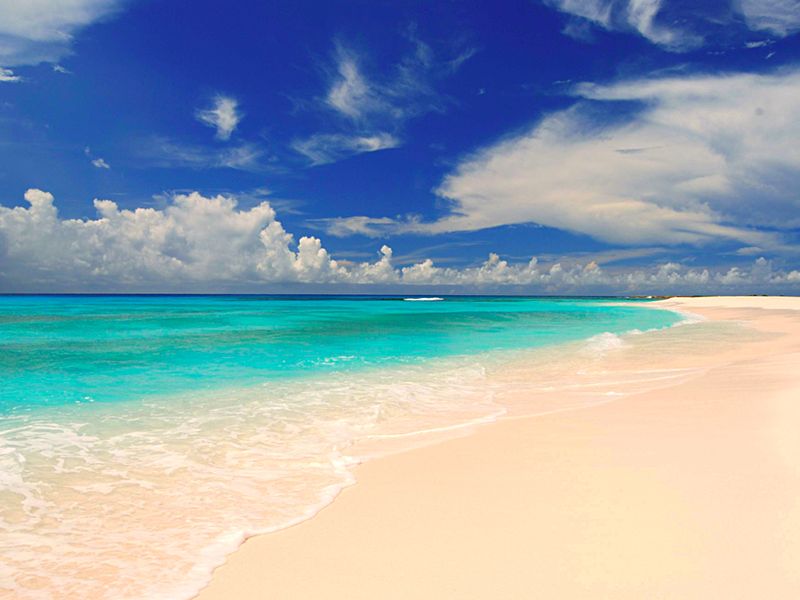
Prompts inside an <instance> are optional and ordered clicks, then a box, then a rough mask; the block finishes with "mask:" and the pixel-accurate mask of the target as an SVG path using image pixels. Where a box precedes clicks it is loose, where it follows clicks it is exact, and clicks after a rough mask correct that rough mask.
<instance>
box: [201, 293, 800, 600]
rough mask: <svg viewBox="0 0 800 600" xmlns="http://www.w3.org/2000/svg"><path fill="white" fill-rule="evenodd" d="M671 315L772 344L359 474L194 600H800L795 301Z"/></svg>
mask: <svg viewBox="0 0 800 600" xmlns="http://www.w3.org/2000/svg"><path fill="white" fill-rule="evenodd" d="M664 304H665V305H666V306H671V307H675V308H679V309H685V310H688V311H692V312H695V313H698V314H701V315H703V316H704V317H706V318H708V319H712V320H738V321H743V322H745V324H746V325H747V327H749V328H753V329H755V330H757V331H758V332H761V335H760V336H755V337H752V338H749V337H747V336H744V337H743V339H742V340H741V341H736V343H731V341H730V339H728V340H727V341H726V342H725V343H724V344H722V343H720V347H719V348H713V347H712V348H711V349H709V348H706V349H699V348H698V350H697V357H695V356H693V349H692V348H691V347H689V348H687V349H685V351H682V352H681V353H682V354H684V356H683V357H682V360H684V361H687V360H688V361H694V362H695V363H697V365H698V366H699V367H701V368H700V370H698V371H697V374H696V375H695V376H693V377H692V378H690V379H689V380H684V381H682V382H681V383H678V384H677V385H673V386H671V387H668V388H664V389H659V390H651V391H647V392H643V393H637V394H634V395H630V396H626V397H623V398H621V399H619V400H616V401H614V402H610V403H605V404H602V405H597V406H593V407H590V408H585V409H581V410H576V411H570V412H561V413H554V414H550V415H545V416H539V417H529V418H517V419H507V420H503V421H500V422H498V423H495V424H492V425H488V426H485V427H483V428H480V429H478V430H477V431H475V432H474V433H473V434H472V435H470V436H468V437H463V438H459V439H453V440H449V441H446V442H442V443H440V444H437V445H433V446H428V447H425V448H420V449H417V450H412V451H408V452H405V453H401V454H396V455H393V456H388V457H385V458H380V459H376V460H373V461H370V462H367V463H365V464H363V465H361V466H360V467H359V468H358V470H357V473H356V475H357V479H358V483H357V484H356V485H355V486H353V487H350V488H348V489H346V490H345V491H344V492H343V493H342V494H341V495H340V496H339V498H337V499H336V501H334V503H333V504H332V505H330V506H329V507H328V508H326V509H324V510H323V511H322V512H320V513H319V514H318V515H317V516H316V517H315V518H313V519H311V520H309V521H306V522H304V523H302V524H300V525H298V526H295V527H292V528H290V529H286V530H283V531H280V532H277V533H274V534H269V535H264V536H257V537H254V538H251V539H250V540H248V541H247V542H246V543H245V544H244V545H243V546H242V547H241V549H240V550H239V551H238V552H237V553H235V554H234V555H233V556H231V557H230V558H229V560H228V562H227V563H226V564H225V565H224V566H222V567H221V568H219V569H217V571H216V572H215V574H214V578H213V581H212V582H211V584H210V585H209V586H208V587H207V588H206V589H205V590H204V591H203V593H201V594H200V596H199V598H200V599H202V600H214V599H231V598H236V599H242V600H246V599H255V598H259V599H261V598H264V599H266V598H271V599H288V598H291V599H298V598H299V599H305V598H308V599H311V598H313V599H324V598H337V599H338V598H342V599H344V598H347V599H350V600H353V599H360V598H364V599H367V598H369V599H378V598H380V599H392V598H398V599H399V598H403V599H408V598H432V599H433V598H435V599H443V598H459V599H462V598H484V599H488V598H504V599H505V598H525V599H530V598H548V599H549V598H557V599H566V598H587V599H589V598H591V599H598V598H614V599H625V598H631V599H633V598H635V599H644V598H647V599H651V598H670V599H671V598H676V599H678V598H679V599H689V598H697V599H700V598H702V599H704V600H707V599H709V598H726V599H732V598H748V599H749V598H753V599H755V598H759V599H760V598H770V599H784V598H785V599H791V598H800V298H767V297H746V298H687V299H673V300H668V301H664ZM723 346H724V347H723ZM687 354H688V356H686V355H687ZM670 360H672V359H670ZM654 362H655V364H658V357H654Z"/></svg>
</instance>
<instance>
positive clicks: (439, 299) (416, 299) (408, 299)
mask: <svg viewBox="0 0 800 600" xmlns="http://www.w3.org/2000/svg"><path fill="white" fill-rule="evenodd" d="M403 300H404V301H405V302H441V301H442V300H444V298H439V297H438V296H431V297H430V298H403Z"/></svg>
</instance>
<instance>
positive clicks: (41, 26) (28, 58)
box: [0, 0, 123, 67]
mask: <svg viewBox="0 0 800 600" xmlns="http://www.w3.org/2000/svg"><path fill="white" fill-rule="evenodd" d="M122 6H123V0H20V1H17V2H15V1H13V0H4V1H3V2H0V65H3V66H6V67H8V66H22V65H34V64H38V63H41V62H57V61H58V60H59V59H61V58H63V57H64V56H66V55H68V54H69V53H70V46H71V44H72V40H73V38H74V36H75V34H76V33H77V32H78V31H79V30H80V29H81V28H83V27H86V26H87V25H91V24H92V23H95V22H97V21H100V20H102V19H104V18H108V17H110V16H112V15H113V14H115V13H116V12H117V11H118V10H119V9H120V8H121V7H122Z"/></svg>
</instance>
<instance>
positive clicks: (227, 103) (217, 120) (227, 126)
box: [195, 95, 244, 141]
mask: <svg viewBox="0 0 800 600" xmlns="http://www.w3.org/2000/svg"><path fill="white" fill-rule="evenodd" d="M243 116H244V115H243V114H242V113H241V111H240V110H239V102H238V100H236V99H235V98H231V97H230V96H223V95H218V96H216V97H215V98H214V101H213V103H212V105H211V107H209V108H204V109H198V110H197V111H196V112H195V117H196V118H197V120H198V121H200V122H201V123H203V124H204V125H206V126H208V127H211V128H213V129H216V138H217V139H219V140H224V141H227V140H229V139H230V138H231V134H233V132H234V130H235V129H236V127H238V125H239V122H240V121H241V120H242V118H243Z"/></svg>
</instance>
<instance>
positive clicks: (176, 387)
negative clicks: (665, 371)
mask: <svg viewBox="0 0 800 600" xmlns="http://www.w3.org/2000/svg"><path fill="white" fill-rule="evenodd" d="M677 318H678V317H677V316H676V315H674V314H673V313H669V312H666V311H653V310H641V309H640V308H638V307H636V306H630V305H629V306H621V305H616V306H609V303H608V300H607V299H542V298H472V297H470V298H465V297H456V298H447V299H445V300H443V301H440V302H406V301H403V299H402V298H385V297H383V298H373V297H355V298H353V297H323V298H320V297H274V296H272V297H270V296H184V297H164V296H5V297H0V380H2V382H3V384H2V391H0V411H3V412H9V411H19V410H24V409H26V408H30V407H36V406H41V405H51V406H52V405H62V404H71V403H81V402H113V401H120V400H132V399H141V398H144V397H147V396H149V395H153V394H158V395H163V394H173V393H176V394H179V393H183V392H187V391H197V390H198V389H215V388H219V387H223V386H230V385H251V384H254V383H259V382H264V381H270V380H274V379H279V378H286V377H302V376H304V375H308V374H310V373H322V372H327V371H341V370H352V369H361V368H368V367H376V366H381V365H396V364H398V363H407V362H414V361H421V360H424V359H427V358H436V357H443V356H451V355H464V354H474V353H480V352H486V351H491V350H501V349H515V348H525V347H536V346H543V345H548V344H554V343H560V342H565V341H571V340H576V339H581V338H587V337H590V336H592V335H595V334H598V333H602V332H611V333H621V332H624V331H628V330H631V329H642V330H645V329H652V328H658V327H665V326H668V325H671V324H672V323H674V322H675V321H676V320H677Z"/></svg>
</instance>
